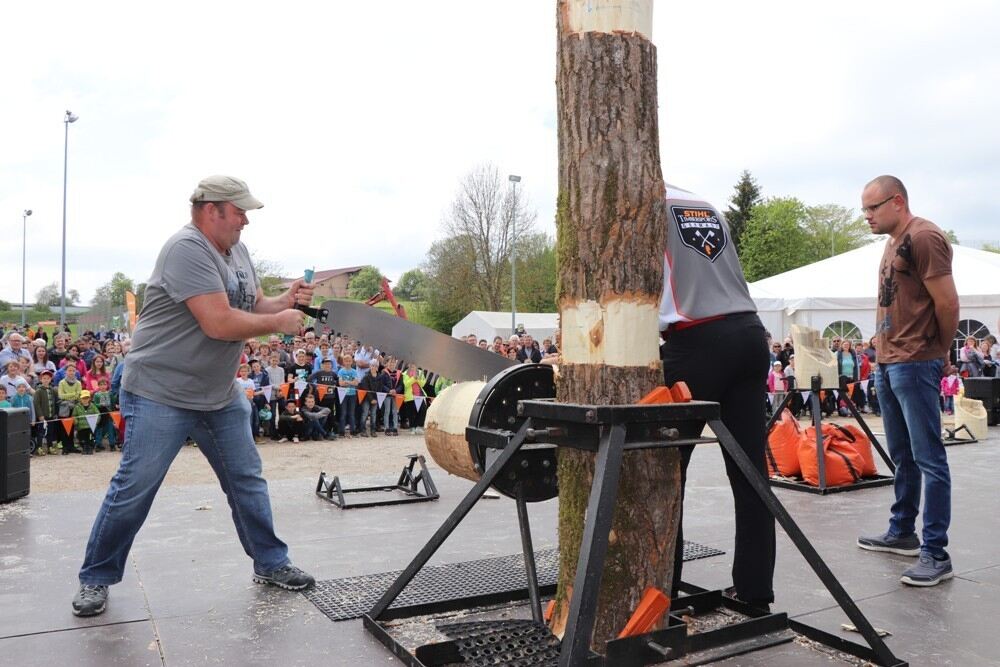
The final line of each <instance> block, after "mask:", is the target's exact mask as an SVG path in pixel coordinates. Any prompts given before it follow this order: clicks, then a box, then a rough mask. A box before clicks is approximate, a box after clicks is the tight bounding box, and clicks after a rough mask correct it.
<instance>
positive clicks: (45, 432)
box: [42, 422, 49, 438]
mask: <svg viewBox="0 0 1000 667" xmlns="http://www.w3.org/2000/svg"><path fill="white" fill-rule="evenodd" d="M42 437H43V438H47V437H49V423H48V422H42Z"/></svg>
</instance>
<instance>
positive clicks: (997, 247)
mask: <svg viewBox="0 0 1000 667" xmlns="http://www.w3.org/2000/svg"><path fill="white" fill-rule="evenodd" d="M980 250H985V251H986V252H997V253H1000V243H984V244H983V247H982V248H980Z"/></svg>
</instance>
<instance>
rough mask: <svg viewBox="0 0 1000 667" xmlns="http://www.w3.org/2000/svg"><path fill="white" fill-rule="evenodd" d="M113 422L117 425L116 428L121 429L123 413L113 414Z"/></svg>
mask: <svg viewBox="0 0 1000 667" xmlns="http://www.w3.org/2000/svg"><path fill="white" fill-rule="evenodd" d="M111 421H113V422H114V423H115V428H121V425H122V413H120V412H112V413H111Z"/></svg>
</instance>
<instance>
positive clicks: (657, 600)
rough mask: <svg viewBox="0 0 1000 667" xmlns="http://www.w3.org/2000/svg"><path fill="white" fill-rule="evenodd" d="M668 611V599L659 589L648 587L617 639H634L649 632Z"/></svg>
mask: <svg viewBox="0 0 1000 667" xmlns="http://www.w3.org/2000/svg"><path fill="white" fill-rule="evenodd" d="M668 609H670V598H668V597H667V596H666V595H665V594H664V593H663V591H661V590H660V589H658V588H653V587H652V586H650V587H649V588H647V589H646V590H645V591H643V594H642V599H641V600H639V606H638V607H636V608H635V611H634V612H633V613H632V617H631V618H630V619H628V623H626V624H625V628H624V629H623V630H622V631H621V633H620V634H619V635H618V638H619V639H621V638H622V637H634V636H635V635H641V634H644V633H646V632H649V631H650V630H652V629H653V626H654V625H656V622H657V621H659V620H660V618H661V617H662V616H663V614H664V613H665V612H666V611H667V610H668Z"/></svg>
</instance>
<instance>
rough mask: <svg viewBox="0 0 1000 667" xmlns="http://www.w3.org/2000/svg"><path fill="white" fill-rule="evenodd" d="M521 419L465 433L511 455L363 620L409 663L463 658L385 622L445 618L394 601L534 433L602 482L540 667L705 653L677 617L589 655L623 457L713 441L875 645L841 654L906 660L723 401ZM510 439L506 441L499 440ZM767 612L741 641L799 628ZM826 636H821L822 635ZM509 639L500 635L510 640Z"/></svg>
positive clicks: (533, 408) (558, 411)
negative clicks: (753, 454)
mask: <svg viewBox="0 0 1000 667" xmlns="http://www.w3.org/2000/svg"><path fill="white" fill-rule="evenodd" d="M518 415H520V416H522V417H523V418H524V422H522V423H521V426H520V428H519V429H518V431H517V433H510V432H509V431H508V432H504V437H503V438H500V437H498V436H499V435H500V433H498V432H497V431H487V430H483V429H479V428H476V427H469V428H468V429H467V430H466V437H467V439H468V440H469V441H470V444H471V443H473V442H474V441H475V440H477V439H478V440H480V441H482V442H489V443H493V444H491V445H490V446H491V447H494V448H500V447H502V449H500V451H499V454H498V455H497V457H496V459H495V460H493V462H492V464H491V465H490V466H488V468H487V469H486V471H485V472H484V473H483V476H482V478H480V480H479V481H478V482H476V484H475V486H473V488H472V490H471V491H469V493H468V494H467V495H466V496H465V498H463V499H462V501H461V502H460V503H459V504H458V506H457V507H456V508H455V509H454V511H453V512H452V513H451V515H449V516H448V518H447V519H446V520H445V522H444V523H443V524H442V525H441V527H440V528H438V530H437V531H436V532H435V533H434V535H433V536H432V537H431V539H430V541H428V542H427V544H426V545H424V547H423V548H422V549H421V550H420V552H419V553H418V554H417V555H416V557H415V558H414V559H413V561H411V562H410V564H409V565H408V566H407V567H406V569H405V570H404V571H403V572H402V574H400V575H399V577H398V578H397V579H396V581H395V582H394V583H393V584H392V586H390V587H389V589H388V590H387V591H386V592H385V594H384V595H383V596H382V597H381V598H380V599H379V600H378V602H377V603H376V604H375V606H374V607H372V609H371V610H370V611H369V612H368V613H367V614H366V615H365V616H364V625H365V628H366V629H367V630H368V631H369V632H371V633H372V634H373V635H374V636H375V637H376V638H378V639H379V641H381V642H382V643H383V644H384V645H385V646H386V647H388V648H389V649H390V650H391V651H392V652H393V653H394V654H395V655H396V656H397V657H398V658H399V659H400V660H402V661H403V662H404V663H406V664H407V665H409V666H410V667H430V666H431V665H436V664H445V662H447V661H451V662H454V661H455V660H456V656H459V655H461V652H460V651H459V650H458V649H459V645H458V644H456V643H454V642H442V643H438V644H431V645H427V646H424V647H421V648H420V649H418V650H417V653H416V654H413V653H410V652H409V651H408V650H407V649H406V648H405V647H403V646H402V645H401V644H399V642H397V641H396V640H395V639H394V638H393V636H392V635H391V633H390V631H389V630H388V628H387V627H386V626H385V625H384V623H386V622H387V621H390V620H393V619H399V618H410V617H413V616H418V615H422V614H429V613H435V612H439V611H442V610H443V608H442V607H441V606H440V605H420V606H415V607H408V608H393V609H390V605H391V604H392V603H393V601H394V600H395V599H396V598H397V597H398V596H399V594H400V593H401V592H402V591H403V589H404V588H406V586H407V585H408V584H409V583H410V581H411V580H412V579H413V577H414V576H415V575H416V574H417V572H418V571H419V570H420V569H421V568H423V567H424V565H426V564H427V562H428V561H429V560H430V558H431V557H432V556H433V555H434V553H435V552H436V551H437V550H438V548H439V547H440V546H441V545H442V544H443V543H444V541H445V540H446V539H447V538H448V536H449V535H450V534H451V533H452V532H453V531H454V530H455V528H456V527H457V526H458V524H459V523H460V522H461V521H462V520H463V519H464V518H465V516H466V515H467V514H468V513H469V511H470V510H471V509H472V506H473V505H474V504H475V503H476V502H477V501H478V500H479V498H480V497H481V496H482V495H483V493H484V492H485V491H486V489H487V488H488V487H489V486H490V485H491V484H492V483H493V482H494V480H496V479H497V478H498V476H499V475H501V474H504V475H515V477H516V472H514V471H507V470H505V467H506V466H507V464H508V463H509V462H510V461H511V460H512V458H513V457H514V456H515V454H516V453H517V452H518V450H520V449H521V448H522V447H523V446H525V442H526V440H527V439H528V436H529V433H530V434H532V435H533V436H534V437H535V439H536V440H537V439H539V438H542V439H544V440H545V442H544V443H541V444H534V445H530V446H531V447H571V448H574V449H582V450H587V451H593V452H596V461H595V468H594V480H593V484H592V486H591V493H590V498H589V501H588V505H587V512H586V515H585V516H586V519H585V523H584V531H583V539H582V543H581V546H580V556H579V560H578V561H577V569H576V578H575V580H574V583H573V597H572V599H571V601H570V609H569V616H568V619H567V623H566V634H565V636H564V637H563V639H562V642H561V645H560V647H559V650H558V653H557V655H558V658H557V663H552V662H533V663H531V664H539V665H542V664H545V665H550V664H558V666H559V667H578V666H588V667H590V666H593V667H598V666H601V667H611V666H614V667H637V666H639V665H648V664H654V663H658V662H664V661H666V660H670V659H674V658H679V657H681V656H683V655H685V654H686V653H687V652H689V651H690V650H691V649H692V648H696V647H693V646H692V645H691V640H690V639H689V638H688V637H687V632H686V626H685V625H684V624H683V623H680V624H678V623H677V622H676V620H675V621H671V623H670V624H668V627H667V628H665V629H663V630H658V631H655V632H651V633H647V634H644V635H637V636H633V637H627V638H624V639H616V640H613V641H609V642H607V644H606V646H605V649H606V650H605V655H597V654H595V653H593V652H592V651H591V650H590V639H591V636H592V634H593V629H594V625H595V621H596V614H597V606H598V594H599V591H600V585H601V576H602V573H603V570H604V561H605V557H606V555H607V549H608V541H609V532H610V529H611V519H612V514H613V510H614V506H615V500H616V497H617V492H618V482H619V475H620V472H621V463H622V459H623V456H624V453H625V452H626V451H629V450H637V449H652V448H662V447H680V446H685V445H697V444H703V443H709V442H718V443H719V444H720V445H721V446H722V448H723V450H724V451H725V452H726V453H728V454H729V456H730V457H731V458H732V459H733V461H734V462H735V463H736V465H737V467H738V468H739V470H740V472H741V473H742V474H743V476H744V477H745V478H746V479H747V481H748V482H749V483H750V485H751V486H752V487H753V489H754V491H755V492H756V493H757V495H758V496H759V497H760V499H761V500H762V501H763V502H764V504H765V505H766V506H767V508H768V509H769V510H770V512H771V514H772V515H773V516H774V518H775V519H776V520H777V521H778V523H779V524H780V525H781V527H782V528H783V529H784V530H785V532H786V534H787V535H788V536H789V538H790V539H791V540H792V542H793V544H795V546H796V548H797V549H798V550H799V552H800V553H801V554H802V555H803V557H804V558H805V559H806V561H807V562H808V564H809V566H810V567H811V568H812V569H813V571H814V572H815V573H816V575H817V576H818V577H819V578H820V580H821V581H822V582H823V584H824V585H825V586H826V589H827V590H828V591H829V592H830V594H831V595H832V596H833V598H834V600H836V602H837V604H838V605H839V606H840V607H841V609H843V611H844V613H845V614H846V615H847V617H848V618H849V619H850V620H851V622H852V623H853V624H854V625H855V627H857V628H858V629H859V631H860V633H861V635H862V636H863V637H864V638H865V640H866V641H867V642H868V647H864V646H861V645H858V644H853V643H851V642H846V641H843V640H839V638H837V640H838V641H837V648H838V649H839V650H843V651H845V652H848V653H852V654H853V655H856V656H859V657H862V658H864V659H866V660H870V661H872V662H874V663H876V664H879V665H887V666H889V665H891V666H894V667H898V666H903V665H905V664H906V663H904V662H902V661H900V660H899V659H898V658H896V657H895V656H894V655H893V654H892V652H891V651H890V650H889V648H888V647H887V646H886V645H885V643H884V642H883V641H882V639H881V637H879V636H878V633H877V632H876V631H875V629H874V628H873V627H872V625H871V623H869V622H868V619H867V618H865V616H864V614H862V613H861V610H860V609H859V608H858V607H857V605H856V604H855V603H854V601H853V600H852V599H851V597H850V596H849V595H848V594H847V592H846V591H845V590H844V588H843V586H841V584H840V582H839V581H838V580H837V578H836V577H835V576H834V574H833V572H831V571H830V569H829V567H827V565H826V563H824V562H823V559H822V558H820V556H819V554H818V553H817V552H816V550H815V549H814V548H813V546H812V545H811V544H810V543H809V541H808V540H807V539H806V537H805V535H804V534H803V533H802V531H801V530H800V529H799V527H798V526H797V525H796V524H795V522H794V520H793V519H792V517H791V516H790V515H789V514H788V512H787V510H785V508H784V507H783V506H782V505H781V503H780V501H779V500H778V498H777V497H776V496H775V495H774V493H773V492H772V491H771V489H770V487H769V486H768V484H767V480H766V479H765V478H764V476H763V475H762V474H761V473H760V472H759V471H758V470H756V469H755V468H754V466H753V464H752V463H751V461H750V459H749V458H748V457H747V455H746V453H745V452H744V451H743V450H742V448H740V446H739V444H738V443H737V442H736V441H735V439H734V438H733V436H732V435H731V434H730V433H729V430H728V429H726V427H725V426H724V425H723V423H722V421H721V418H720V412H719V405H718V404H717V403H707V402H699V401H692V402H690V403H675V404H667V405H630V406H585V405H571V404H564V403H552V402H548V401H520V402H519V403H518ZM684 422H688V423H690V422H700V423H702V424H707V425H708V426H709V427H710V428H711V429H712V431H713V432H714V433H715V435H716V437H715V438H681V437H680V432H681V429H679V428H677V426H678V425H681V424H683V423H684ZM698 432H700V429H699V430H698ZM501 440H503V442H500V441H501ZM518 510H519V511H518V516H519V518H520V519H522V520H521V521H520V524H521V534H522V546H523V548H524V558H525V562H526V563H528V562H529V561H531V560H533V558H534V556H533V553H532V552H531V551H530V548H531V541H530V531H529V528H528V525H527V522H526V520H525V519H526V518H527V513H526V509H525V508H524V507H523V505H521V506H520V507H519V508H518ZM528 573H529V575H528V591H527V596H528V597H529V598H530V599H531V606H532V616H533V617H534V618H535V623H534V624H533V628H532V631H533V632H534V633H535V634H534V635H532V636H533V637H535V638H537V641H538V642H539V643H542V642H543V640H548V641H549V642H551V639H552V638H551V634H550V633H548V630H547V628H545V626H542V625H541V624H540V623H538V616H537V614H540V604H539V603H536V600H538V592H537V583H536V582H534V581H532V577H531V569H530V568H529V569H528ZM531 589H535V590H534V591H532V590H531ZM751 611H752V610H751ZM761 614H762V612H759V611H758V612H756V614H755V615H757V616H760V615H761ZM752 615H753V614H752ZM764 615H766V616H769V617H780V618H779V620H778V621H775V620H774V618H770V619H769V620H767V621H766V622H763V623H758V624H756V625H755V624H751V626H752V627H750V628H749V629H747V630H745V631H744V632H745V635H746V636H743V637H741V639H743V640H746V639H748V638H751V639H752V638H753V637H754V636H755V635H763V634H766V633H772V634H773V633H774V632H775V631H776V630H781V629H782V628H781V627H778V626H776V625H775V624H776V623H778V625H779V626H780V624H781V623H786V626H785V628H784V629H789V628H790V623H791V622H790V621H788V620H787V618H785V617H784V615H783V614H778V615H767V614H764ZM817 633H819V631H817ZM822 634H823V633H819V635H822ZM503 636H504V635H502V634H501V637H503ZM789 639H790V637H787V636H786V637H778V638H774V639H773V640H770V641H766V642H760V645H759V646H757V648H761V647H763V646H769V645H773V644H774V643H778V642H781V641H788V640H789ZM481 642H484V643H488V642H486V640H481ZM467 644H468V643H467ZM747 650H752V649H747V648H746V645H745V644H744V645H742V646H741V647H740V648H739V649H737V650H736V651H735V652H731V653H729V654H728V655H736V654H739V653H744V652H746V651H747ZM722 655H726V654H722ZM491 659H492V660H493V662H489V663H487V662H485V661H483V662H474V663H472V664H496V665H502V664H509V662H508V661H504V660H500V661H497V660H496V659H495V658H491ZM715 659H721V657H720V656H718V655H717V656H716V657H715ZM424 660H427V662H424ZM509 660H512V659H509Z"/></svg>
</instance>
